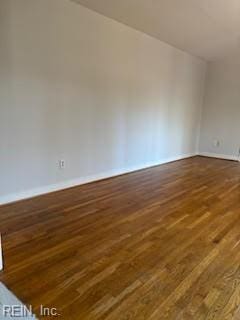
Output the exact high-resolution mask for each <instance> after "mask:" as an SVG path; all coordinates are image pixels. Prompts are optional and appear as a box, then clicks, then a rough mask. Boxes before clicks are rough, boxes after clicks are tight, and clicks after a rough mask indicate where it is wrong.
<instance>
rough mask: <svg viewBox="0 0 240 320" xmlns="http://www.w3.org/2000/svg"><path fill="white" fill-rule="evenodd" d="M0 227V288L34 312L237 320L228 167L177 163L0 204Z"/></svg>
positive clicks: (238, 168) (238, 290) (238, 192)
mask: <svg viewBox="0 0 240 320" xmlns="http://www.w3.org/2000/svg"><path fill="white" fill-rule="evenodd" d="M0 221H1V222H0V223H1V224H0V231H1V232H2V236H3V247H4V253H5V271H4V272H2V273H0V281H2V282H4V283H5V284H6V285H7V286H8V287H9V288H10V289H11V290H12V291H13V292H14V293H15V294H16V295H17V296H18V297H19V298H20V299H21V300H22V301H23V302H24V303H26V304H32V305H33V306H34V310H35V311H36V313H38V312H39V306H40V305H41V304H43V305H45V306H50V307H51V306H52V307H56V308H58V311H59V312H60V314H61V316H60V318H62V319H67V320H71V319H72V320H74V319H89V320H96V319H98V320H103V319H107V320H128V319H138V320H139V319H140V320H141V319H149V320H155V319H156V320H158V319H161V320H162V319H186V320H188V319H191V320H192V319H201V320H202V319H216V320H222V319H224V320H225V319H226V320H228V319H234V320H239V319H240V164H239V163H237V162H232V161H225V160H218V159H209V158H204V157H194V158H190V159H186V160H181V161H177V162H174V163H170V164H166V165H161V166H158V167H154V168H151V169H147V170H142V171H138V172H135V173H131V174H127V175H123V176H119V177H116V178H112V179H108V180H103V181H100V182H96V183H91V184H88V185H85V186H81V187H76V188H72V189H68V190H63V191H60V192H55V193H52V194H49V195H45V196H41V197H37V198H33V199H30V200H25V201H21V202H18V203H15V204H11V205H6V206H2V207H0ZM45 319H47V317H46V318H45Z"/></svg>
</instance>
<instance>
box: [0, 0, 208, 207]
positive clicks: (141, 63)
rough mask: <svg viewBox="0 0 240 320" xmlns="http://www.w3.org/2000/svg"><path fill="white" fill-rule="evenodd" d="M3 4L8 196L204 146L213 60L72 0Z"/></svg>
mask: <svg viewBox="0 0 240 320" xmlns="http://www.w3.org/2000/svg"><path fill="white" fill-rule="evenodd" d="M0 4H1V5H0V15H1V16H0V18H1V19H0V44H1V50H0V54H1V57H0V64H1V66H0V69H1V72H0V86H1V87H0V92H1V93H0V152H1V158H0V161H1V163H0V164H1V165H0V177H1V178H0V202H7V201H11V200H15V199H19V198H23V197H27V196H31V195H33V194H38V193H41V192H46V191H50V190H53V189H57V188H60V187H64V186H68V185H71V184H75V183H80V182H83V181H86V180H89V179H95V178H100V177H103V176H106V175H111V174H117V173H119V172H124V171H128V170H133V169H136V168H142V167H145V166H148V165H151V164H157V163H161V162H164V161H167V160H171V159H175V158H179V157H184V156H185V155H189V154H193V153H195V152H196V151H197V141H198V134H199V125H200V113H201V105H202V97H203V83H204V76H205V63H204V62H203V61H201V60H199V59H197V58H194V57H192V56H190V55H189V54H186V53H184V52H182V51H179V50H177V49H175V48H173V47H171V46H169V45H167V44H164V43H162V42H160V41H158V40H156V39H153V38H151V37H149V36H147V35H145V34H142V33H140V32H138V31H135V30H133V29H131V28H129V27H127V26H125V25H122V24H120V23H118V22H115V21H113V20H111V19H108V18H106V17H103V16H101V15H99V14H97V13H95V12H92V11H89V10H88V9H86V8H84V7H81V6H80V5H77V4H75V3H73V2H71V1H70V0H41V1H39V0H21V1H19V0H0ZM59 159H65V160H66V169H65V170H59V168H58V165H57V163H58V160H59Z"/></svg>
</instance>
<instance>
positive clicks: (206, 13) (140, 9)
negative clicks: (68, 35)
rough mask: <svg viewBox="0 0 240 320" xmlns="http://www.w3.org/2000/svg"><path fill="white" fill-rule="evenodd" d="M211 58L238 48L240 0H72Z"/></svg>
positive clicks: (179, 46) (219, 56)
mask: <svg viewBox="0 0 240 320" xmlns="http://www.w3.org/2000/svg"><path fill="white" fill-rule="evenodd" d="M74 1H75V2H78V3H80V4H82V5H83V6H85V7H88V8H89V9H92V10H94V11H97V12H99V13H101V14H103V15H105V16H107V17H110V18H112V19H115V20H117V21H119V22H122V23H124V24H126V25H128V26H130V27H133V28H135V29H137V30H140V31H142V32H145V33H147V34H149V35H151V36H153V37H155V38H158V39H160V40H162V41H164V42H167V43H169V44H171V45H173V46H175V47H177V48H179V49H182V50H184V51H187V52H189V53H191V54H193V55H195V56H198V57H201V58H203V59H205V60H208V61H212V60H216V59H219V58H223V57H225V56H228V55H231V54H232V53H234V52H236V50H239V48H240V0H74Z"/></svg>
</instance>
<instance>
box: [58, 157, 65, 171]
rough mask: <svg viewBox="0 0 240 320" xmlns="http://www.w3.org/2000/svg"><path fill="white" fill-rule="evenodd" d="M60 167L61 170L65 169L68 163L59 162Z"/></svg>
mask: <svg viewBox="0 0 240 320" xmlns="http://www.w3.org/2000/svg"><path fill="white" fill-rule="evenodd" d="M58 166H59V169H61V170H62V169H65V168H66V162H65V160H63V159H62V160H59V162H58Z"/></svg>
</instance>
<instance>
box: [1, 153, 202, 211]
mask: <svg viewBox="0 0 240 320" xmlns="http://www.w3.org/2000/svg"><path fill="white" fill-rule="evenodd" d="M196 155H197V154H196V153H190V154H184V155H180V156H176V157H171V158H166V159H162V160H159V161H155V162H148V163H145V164H142V165H138V166H133V167H129V168H121V169H114V170H110V171H107V172H103V173H100V174H97V175H92V176H88V177H81V178H77V179H73V180H68V181H64V182H60V183H56V184H52V185H48V186H43V187H39V188H34V189H31V190H26V191H23V192H19V193H14V194H9V195H6V196H2V197H0V205H4V204H8V203H12V202H16V201H20V200H24V199H29V198H33V197H36V196H40V195H43V194H47V193H51V192H55V191H59V190H64V189H68V188H72V187H76V186H80V185H83V184H86V183H90V182H94V181H99V180H103V179H107V178H112V177H115V176H119V175H122V174H126V173H130V172H134V171H138V170H142V169H147V168H151V167H154V166H158V165H161V164H165V163H169V162H174V161H177V160H182V159H186V158H190V157H193V156H196Z"/></svg>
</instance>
